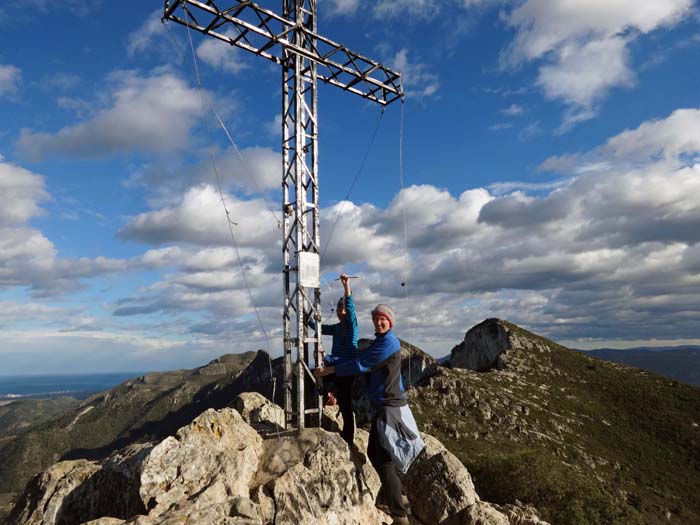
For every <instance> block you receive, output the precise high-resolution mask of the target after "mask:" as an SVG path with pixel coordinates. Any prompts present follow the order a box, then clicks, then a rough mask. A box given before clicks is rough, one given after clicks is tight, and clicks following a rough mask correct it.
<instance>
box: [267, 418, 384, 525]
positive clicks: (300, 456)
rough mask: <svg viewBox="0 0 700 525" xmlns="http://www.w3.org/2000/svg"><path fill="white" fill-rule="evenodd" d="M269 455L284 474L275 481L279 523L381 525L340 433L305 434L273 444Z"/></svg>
mask: <svg viewBox="0 0 700 525" xmlns="http://www.w3.org/2000/svg"><path fill="white" fill-rule="evenodd" d="M273 445H274V449H271V450H270V452H271V453H273V454H274V455H276V456H277V458H278V459H277V461H271V462H269V463H268V464H277V465H279V464H280V463H279V462H278V461H281V463H282V464H286V466H287V468H286V470H285V472H284V473H283V474H282V475H281V476H279V477H278V478H277V479H276V480H275V482H274V488H273V493H274V499H275V502H276V505H277V514H276V518H275V522H276V523H309V524H311V523H314V524H329V525H330V524H339V525H340V524H345V525H351V524H357V525H360V524H366V523H380V522H381V521H380V520H381V519H382V513H381V512H380V511H379V510H377V508H376V507H375V506H374V499H375V497H376V494H374V493H372V491H371V490H370V488H369V486H368V483H367V480H365V479H364V476H363V474H362V469H358V468H356V466H355V465H354V464H353V462H352V461H351V457H350V449H349V448H348V446H347V444H345V442H344V441H343V439H342V438H341V437H340V436H339V435H338V434H335V433H333V434H331V433H328V432H325V431H323V430H319V429H306V430H304V431H303V432H301V433H300V434H299V437H298V439H294V440H288V439H287V438H284V440H283V443H282V444H281V445H279V444H278V443H273Z"/></svg>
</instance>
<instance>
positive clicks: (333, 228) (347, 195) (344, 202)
mask: <svg viewBox="0 0 700 525" xmlns="http://www.w3.org/2000/svg"><path fill="white" fill-rule="evenodd" d="M383 118H384V107H382V110H381V112H380V113H379V118H378V119H377V123H376V124H375V126H374V131H373V132H372V135H371V137H370V140H369V144H368V145H367V150H366V151H365V154H364V156H363V157H362V162H360V167H359V168H358V169H357V173H355V178H353V179H352V182H351V183H350V187H349V188H348V191H347V193H346V194H345V198H344V199H343V201H342V202H341V203H340V207H339V208H338V213H336V215H335V220H334V221H333V226H332V227H331V231H330V233H329V234H328V238H327V240H326V246H325V248H323V250H322V252H321V261H323V257H324V256H325V255H326V250H328V246H329V245H330V243H331V238H332V237H333V232H335V227H336V226H337V225H338V219H340V215H341V214H342V212H343V208H344V207H345V204H346V203H347V202H348V199H350V194H351V193H352V190H353V188H354V187H355V184H356V183H357V179H358V178H359V177H360V174H361V173H362V170H363V169H364V167H365V163H366V162H367V157H369V154H370V151H372V146H373V145H374V139H375V138H376V137H377V132H378V131H379V127H380V126H381V123H382V119H383Z"/></svg>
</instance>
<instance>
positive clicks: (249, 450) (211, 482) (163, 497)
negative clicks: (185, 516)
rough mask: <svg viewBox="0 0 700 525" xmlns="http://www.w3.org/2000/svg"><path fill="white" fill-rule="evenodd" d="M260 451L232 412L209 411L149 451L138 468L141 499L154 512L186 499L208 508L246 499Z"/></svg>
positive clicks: (252, 433) (252, 432) (251, 433)
mask: <svg viewBox="0 0 700 525" xmlns="http://www.w3.org/2000/svg"><path fill="white" fill-rule="evenodd" d="M261 451H262V439H261V438H260V436H259V435H258V433H257V432H255V430H254V429H253V428H251V427H250V426H249V425H248V424H246V423H245V421H244V420H243V418H242V417H241V415H240V414H239V413H238V412H236V411H235V410H233V409H230V408H228V409H226V408H225V409H222V410H220V411H218V412H217V411H215V410H212V409H209V410H207V411H206V412H204V413H202V414H201V415H200V416H198V417H197V418H196V419H195V420H194V421H192V423H190V424H189V425H188V426H186V427H183V428H181V429H180V430H178V432H177V438H175V437H168V438H166V439H165V440H163V441H162V442H161V443H159V444H158V445H157V446H156V447H154V449H153V450H152V451H151V453H150V454H149V456H148V457H147V458H146V460H145V462H144V465H143V473H142V475H141V490H140V493H141V499H142V500H143V502H144V503H145V505H146V508H147V509H148V510H149V511H151V512H152V513H155V514H160V513H162V512H164V511H165V510H167V509H169V508H170V507H171V506H172V505H174V504H175V503H177V502H183V501H187V500H190V501H199V504H200V505H205V504H209V505H213V504H215V503H221V502H222V501H226V500H227V499H232V498H235V497H237V496H246V497H247V496H248V495H249V482H250V480H251V479H252V477H253V475H254V474H255V471H256V469H257V466H258V457H259V455H260V452H261ZM151 512H149V514H150V513H151Z"/></svg>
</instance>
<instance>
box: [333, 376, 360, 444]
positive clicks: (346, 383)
mask: <svg viewBox="0 0 700 525" xmlns="http://www.w3.org/2000/svg"><path fill="white" fill-rule="evenodd" d="M354 380H355V376H345V377H340V376H335V397H336V399H337V400H338V407H339V408H340V414H341V415H342V416H343V429H342V430H341V431H340V435H341V436H342V437H343V439H344V440H345V442H346V443H347V444H348V445H350V446H351V447H352V444H353V441H354V440H355V414H353V412H352V383H353V381H354Z"/></svg>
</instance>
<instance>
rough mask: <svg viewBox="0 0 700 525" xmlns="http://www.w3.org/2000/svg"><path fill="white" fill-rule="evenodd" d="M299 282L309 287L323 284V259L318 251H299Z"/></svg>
mask: <svg viewBox="0 0 700 525" xmlns="http://www.w3.org/2000/svg"><path fill="white" fill-rule="evenodd" d="M299 284H300V285H301V286H306V287H307V288H318V287H320V286H321V259H320V257H319V256H318V254H317V253H310V252H300V253H299Z"/></svg>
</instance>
